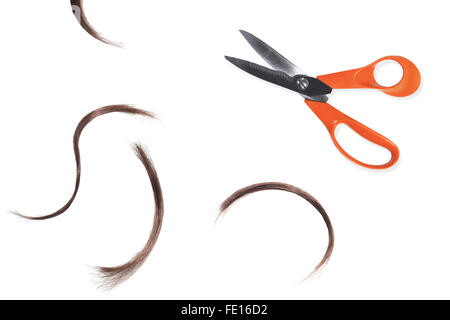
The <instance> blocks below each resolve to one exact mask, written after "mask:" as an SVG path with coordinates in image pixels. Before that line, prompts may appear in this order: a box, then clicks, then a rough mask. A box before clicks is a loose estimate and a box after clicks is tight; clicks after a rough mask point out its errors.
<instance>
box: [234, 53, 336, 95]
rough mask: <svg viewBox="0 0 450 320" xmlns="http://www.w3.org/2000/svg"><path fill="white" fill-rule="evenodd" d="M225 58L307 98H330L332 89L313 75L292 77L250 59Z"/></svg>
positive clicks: (263, 78)
mask: <svg viewBox="0 0 450 320" xmlns="http://www.w3.org/2000/svg"><path fill="white" fill-rule="evenodd" d="M225 59H227V60H228V61H229V62H231V63H232V64H234V65H235V66H236V67H238V68H239V69H241V70H244V71H245V72H247V73H250V74H251V75H253V76H255V77H258V78H260V79H262V80H265V81H268V82H271V83H274V84H276V85H279V86H281V87H284V88H286V89H289V90H292V91H295V92H297V93H300V94H301V95H303V96H305V97H306V98H307V99H311V100H316V101H323V100H326V99H328V97H327V96H326V95H327V94H329V93H330V92H331V90H332V89H331V88H330V87H329V86H327V85H326V84H324V83H323V82H322V81H320V80H318V79H316V78H313V77H309V76H305V75H295V76H293V77H291V76H290V75H288V74H286V73H285V72H283V71H279V70H272V69H269V68H266V67H263V66H261V65H259V64H256V63H253V62H250V61H246V60H242V59H238V58H233V57H228V56H225Z"/></svg>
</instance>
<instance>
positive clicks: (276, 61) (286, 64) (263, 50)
mask: <svg viewBox="0 0 450 320" xmlns="http://www.w3.org/2000/svg"><path fill="white" fill-rule="evenodd" d="M239 31H240V32H241V34H242V35H243V36H244V38H245V40H247V42H248V43H249V44H250V46H251V47H252V48H253V49H254V50H255V51H256V52H257V53H258V54H259V55H260V56H261V57H262V58H263V59H264V60H265V61H266V62H267V63H268V64H269V65H270V66H271V67H272V68H275V69H277V70H280V71H283V72H285V73H286V74H288V75H290V76H291V77H293V76H295V75H298V74H304V75H306V73H304V72H303V71H302V70H300V69H299V68H298V67H297V66H296V65H295V64H293V63H292V62H291V61H289V60H288V59H286V58H285V57H284V56H283V55H282V54H281V53H279V52H277V51H276V50H275V49H274V48H272V47H271V46H269V45H268V44H267V43H265V42H264V41H262V40H261V39H259V38H257V37H256V36H254V35H252V34H251V33H249V32H247V31H244V30H239Z"/></svg>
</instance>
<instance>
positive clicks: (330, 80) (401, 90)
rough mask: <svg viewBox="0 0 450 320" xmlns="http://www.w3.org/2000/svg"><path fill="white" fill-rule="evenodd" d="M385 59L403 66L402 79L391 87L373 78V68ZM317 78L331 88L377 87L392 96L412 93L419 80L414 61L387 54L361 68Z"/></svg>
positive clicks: (404, 95) (403, 95)
mask: <svg viewBox="0 0 450 320" xmlns="http://www.w3.org/2000/svg"><path fill="white" fill-rule="evenodd" d="M385 60H393V61H396V62H398V63H399V64H400V65H401V67H402V68H403V77H402V79H401V80H400V82H399V83H397V84H396V85H394V86H392V87H384V86H381V85H379V84H378V83H377V81H376V80H375V76H374V71H375V68H376V66H377V64H379V63H380V62H382V61H385ZM317 78H318V79H319V80H321V81H323V82H324V83H326V84H327V85H329V86H330V87H332V88H333V89H356V88H368V89H378V90H381V91H383V92H384V93H386V94H388V95H391V96H394V97H406V96H409V95H411V94H413V93H414V92H416V91H417V89H418V88H419V86H420V82H421V76H420V72H419V69H417V67H416V66H415V65H414V63H412V62H411V61H409V60H408V59H406V58H403V57H400V56H387V57H384V58H381V59H378V60H377V61H375V62H373V63H371V64H369V65H368V66H366V67H363V68H359V69H353V70H349V71H343V72H338V73H332V74H327V75H323V76H319V77H317Z"/></svg>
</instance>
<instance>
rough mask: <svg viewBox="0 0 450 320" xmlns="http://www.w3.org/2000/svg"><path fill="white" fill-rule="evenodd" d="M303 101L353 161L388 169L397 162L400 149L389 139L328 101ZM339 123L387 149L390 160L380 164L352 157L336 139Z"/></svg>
mask: <svg viewBox="0 0 450 320" xmlns="http://www.w3.org/2000/svg"><path fill="white" fill-rule="evenodd" d="M305 102H306V104H307V105H308V106H309V107H310V108H311V110H312V111H313V112H314V113H315V114H316V116H317V117H318V118H319V119H320V120H321V121H322V122H323V124H324V125H325V127H326V128H327V129H328V132H329V133H330V135H331V139H332V140H333V142H334V144H335V145H336V147H337V148H338V150H339V151H340V152H341V153H342V154H343V155H344V156H345V157H347V158H348V159H350V160H351V161H353V162H354V163H356V164H358V165H360V166H363V167H366V168H369V169H388V168H390V167H392V166H393V165H395V164H396V163H397V161H398V159H399V157H400V150H399V149H398V147H397V146H396V145H395V144H394V143H393V142H392V141H390V140H389V139H387V138H385V137H383V136H382V135H381V134H379V133H378V132H375V131H374V130H372V129H370V128H368V127H366V126H365V125H363V124H361V123H359V122H358V121H356V120H354V119H352V118H350V117H348V116H347V115H345V114H343V113H342V112H340V111H339V110H337V109H335V108H333V107H332V106H331V105H329V104H328V103H324V102H318V101H311V100H305ZM340 124H345V125H347V126H348V127H350V128H351V129H352V130H353V131H355V132H356V133H357V134H359V135H360V136H361V137H363V138H364V139H366V140H368V141H370V142H372V143H374V144H376V145H378V146H380V147H383V148H385V149H387V150H389V151H390V152H391V160H389V161H388V162H387V163H385V164H382V165H372V164H367V163H364V162H361V161H359V160H358V159H355V158H354V157H352V156H351V155H350V154H348V153H347V152H346V151H345V150H344V148H342V147H341V145H340V144H339V142H338V141H337V139H336V135H335V131H336V128H337V127H338V126H339V125H340Z"/></svg>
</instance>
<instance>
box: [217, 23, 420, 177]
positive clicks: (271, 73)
mask: <svg viewBox="0 0 450 320" xmlns="http://www.w3.org/2000/svg"><path fill="white" fill-rule="evenodd" d="M240 32H241V33H242V35H243V36H244V38H245V39H246V40H247V41H248V43H249V44H250V46H252V47H253V49H254V50H255V51H256V52H257V53H258V54H259V55H260V56H261V57H262V58H263V59H264V60H265V61H266V62H267V63H268V64H269V65H270V66H271V67H272V68H274V69H275V70H273V69H269V68H266V67H263V66H261V65H258V64H255V63H252V62H249V61H245V60H242V59H237V58H233V57H228V56H225V58H226V59H227V60H228V61H229V62H231V63H232V64H234V65H235V66H237V67H238V68H240V69H242V70H244V71H246V72H248V73H250V74H252V75H253V76H255V77H258V78H260V79H263V80H266V81H268V82H271V83H274V84H277V85H279V86H281V87H284V88H287V89H290V90H293V91H295V92H298V93H299V94H300V95H302V97H303V98H305V103H306V104H307V105H308V106H309V108H310V109H311V110H312V111H313V112H314V113H315V114H316V116H317V117H318V118H319V119H320V120H321V121H322V122H323V124H324V125H325V127H326V128H327V130H328V132H329V134H330V135H331V139H332V140H333V142H334V144H335V146H336V147H337V149H338V150H339V151H340V152H341V153H342V154H343V155H344V156H345V157H347V158H348V159H349V160H351V161H353V162H354V163H356V164H358V165H360V166H363V167H366V168H369V169H387V168H390V167H392V166H393V165H395V164H396V163H397V161H398V159H399V156H400V150H399V149H398V147H397V146H396V145H395V144H394V143H393V142H392V141H390V140H389V139H387V138H385V137H384V136H382V135H381V134H379V133H377V132H375V131H374V130H372V129H370V128H368V127H366V126H365V125H363V124H361V123H359V122H358V121H356V120H354V119H352V118H350V117H348V116H347V115H345V114H343V113H342V112H340V111H339V110H337V109H335V108H334V107H332V106H331V105H329V104H328V103H327V102H328V95H329V94H330V93H331V92H332V91H333V89H357V88H366V89H367V88H368V89H377V90H380V91H382V92H384V93H386V94H388V95H391V96H394V97H406V96H409V95H412V94H413V93H414V92H416V91H417V89H418V88H419V86H420V82H421V76H420V72H419V70H418V69H417V67H416V66H415V65H414V64H413V63H412V62H411V61H409V60H408V59H406V58H403V57H400V56H386V57H384V58H381V59H378V60H377V61H375V62H373V63H371V64H369V65H368V66H366V67H362V68H358V69H353V70H349V71H343V72H338V73H332V74H327V75H323V76H318V77H317V78H314V77H310V76H308V75H306V74H305V73H304V72H303V71H301V70H300V69H299V68H298V67H297V66H295V65H294V64H293V63H292V62H290V61H289V60H288V59H286V58H285V57H283V56H282V55H281V54H280V53H278V52H277V51H276V50H275V49H273V48H272V47H270V46H269V45H268V44H266V43H265V42H264V41H262V40H260V39H258V38H257V37H255V36H254V35H252V34H250V33H248V32H246V31H243V30H241V31H240ZM385 60H393V61H396V62H397V63H399V64H400V66H401V67H402V68H403V77H402V79H401V80H400V81H399V82H398V83H397V84H396V85H394V86H391V87H384V86H381V85H379V84H378V83H377V82H376V80H375V76H374V71H375V68H376V66H377V65H378V64H379V63H380V62H382V61H385ZM340 124H344V125H347V126H348V127H350V128H351V129H352V130H353V131H355V132H356V133H357V134H359V135H360V136H361V137H362V138H364V139H366V140H368V141H370V142H372V143H374V144H376V145H378V146H380V147H383V148H385V149H387V150H389V151H390V153H391V159H390V160H389V161H388V162H387V163H385V164H381V165H378V164H368V163H364V162H361V161H359V160H357V159H356V158H354V157H352V156H351V155H350V154H348V153H347V152H346V151H345V150H344V149H343V148H342V147H341V145H340V144H339V142H338V141H337V139H336V135H335V132H336V128H337V127H338V126H339V125H340Z"/></svg>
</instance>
